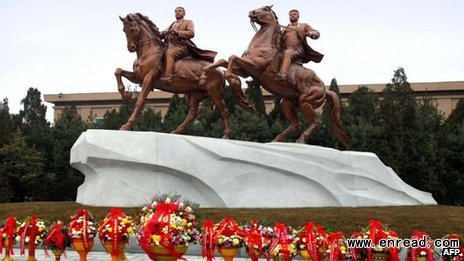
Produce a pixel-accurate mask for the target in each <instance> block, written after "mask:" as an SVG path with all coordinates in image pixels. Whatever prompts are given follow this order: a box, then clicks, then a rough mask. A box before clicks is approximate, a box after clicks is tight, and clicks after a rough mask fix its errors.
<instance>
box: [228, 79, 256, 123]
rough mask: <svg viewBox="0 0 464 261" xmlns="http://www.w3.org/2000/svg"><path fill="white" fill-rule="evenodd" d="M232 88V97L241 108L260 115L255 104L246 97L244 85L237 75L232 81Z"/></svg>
mask: <svg viewBox="0 0 464 261" xmlns="http://www.w3.org/2000/svg"><path fill="white" fill-rule="evenodd" d="M229 83H230V88H232V95H233V96H234V100H235V102H236V103H238V105H240V107H242V108H243V109H244V110H246V111H247V112H251V113H255V114H258V111H257V110H256V109H255V107H254V106H253V104H251V103H250V102H249V101H248V100H247V99H246V97H245V93H244V92H243V90H242V85H241V82H240V78H238V76H237V75H234V76H233V78H232V79H231V80H230V82H229Z"/></svg>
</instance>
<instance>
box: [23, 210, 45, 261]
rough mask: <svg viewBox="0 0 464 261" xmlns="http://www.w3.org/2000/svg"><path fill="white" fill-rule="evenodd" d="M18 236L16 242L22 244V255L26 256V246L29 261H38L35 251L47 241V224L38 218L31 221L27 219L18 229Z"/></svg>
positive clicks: (34, 217) (33, 217)
mask: <svg viewBox="0 0 464 261" xmlns="http://www.w3.org/2000/svg"><path fill="white" fill-rule="evenodd" d="M16 232H17V236H16V241H18V242H19V243H20V253H21V255H24V254H25V252H26V246H27V248H28V258H27V260H28V261H36V260H37V259H36V258H35V249H36V247H37V246H38V245H39V244H40V243H42V241H44V240H45V237H46V236H47V231H46V227H45V222H44V221H43V220H40V219H38V218H37V217H36V216H32V217H30V218H29V219H25V220H24V221H23V222H22V223H20V225H19V226H18V228H17V229H16Z"/></svg>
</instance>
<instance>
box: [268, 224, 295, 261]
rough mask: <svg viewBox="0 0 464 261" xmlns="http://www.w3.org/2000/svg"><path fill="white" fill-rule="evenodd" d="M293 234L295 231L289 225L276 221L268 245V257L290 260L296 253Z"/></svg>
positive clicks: (281, 260) (283, 260)
mask: <svg viewBox="0 0 464 261" xmlns="http://www.w3.org/2000/svg"><path fill="white" fill-rule="evenodd" d="M295 234H296V231H294V230H293V229H292V228H291V227H289V226H285V225H284V224H280V223H276V224H275V226H274V235H273V238H272V239H271V245H270V247H269V253H270V257H271V258H272V259H274V260H278V261H290V260H292V258H293V257H295V256H296V255H297V253H298V251H297V249H296V246H295V242H294V235H295Z"/></svg>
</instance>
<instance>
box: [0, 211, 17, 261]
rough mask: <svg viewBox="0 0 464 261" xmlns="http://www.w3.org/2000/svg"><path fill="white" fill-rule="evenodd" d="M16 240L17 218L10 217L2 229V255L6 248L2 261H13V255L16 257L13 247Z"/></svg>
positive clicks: (0, 235) (0, 246) (0, 247)
mask: <svg viewBox="0 0 464 261" xmlns="http://www.w3.org/2000/svg"><path fill="white" fill-rule="evenodd" d="M15 240H16V218H15V217H8V218H7V219H6V220H5V224H4V225H3V226H2V227H1V228H0V254H2V251H3V247H5V257H4V258H3V259H2V261H13V259H12V258H11V255H14V252H13V245H14V244H15Z"/></svg>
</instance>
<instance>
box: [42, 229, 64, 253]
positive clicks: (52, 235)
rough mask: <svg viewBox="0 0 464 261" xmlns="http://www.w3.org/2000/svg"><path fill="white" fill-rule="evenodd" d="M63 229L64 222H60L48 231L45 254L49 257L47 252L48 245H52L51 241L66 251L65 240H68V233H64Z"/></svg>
mask: <svg viewBox="0 0 464 261" xmlns="http://www.w3.org/2000/svg"><path fill="white" fill-rule="evenodd" d="M61 229H62V224H61V223H58V224H55V225H54V226H53V228H52V229H51V230H50V232H48V236H47V238H45V241H44V251H45V256H46V257H49V256H50V255H49V254H48V252H47V247H50V245H51V243H53V245H54V246H55V247H57V248H59V249H60V250H61V251H63V252H64V251H65V248H66V246H65V241H66V235H65V234H63V231H61Z"/></svg>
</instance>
